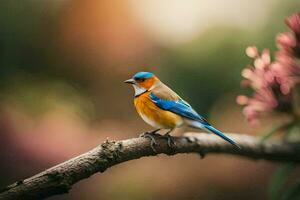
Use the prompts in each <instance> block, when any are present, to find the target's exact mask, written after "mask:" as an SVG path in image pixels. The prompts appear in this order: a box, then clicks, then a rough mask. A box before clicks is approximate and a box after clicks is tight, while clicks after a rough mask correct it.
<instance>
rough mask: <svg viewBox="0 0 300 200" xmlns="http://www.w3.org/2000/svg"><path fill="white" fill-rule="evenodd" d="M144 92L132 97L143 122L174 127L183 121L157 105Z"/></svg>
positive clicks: (147, 93)
mask: <svg viewBox="0 0 300 200" xmlns="http://www.w3.org/2000/svg"><path fill="white" fill-rule="evenodd" d="M149 95H150V92H146V93H144V94H142V95H140V96H138V97H136V98H135V99H134V105H135V108H136V110H137V112H138V113H139V115H140V116H141V117H142V118H143V120H144V121H145V122H147V123H148V124H150V125H151V126H153V127H155V128H175V127H178V126H180V125H181V124H182V123H183V119H182V117H180V116H179V115H177V114H174V113H172V112H170V111H166V110H162V109H160V108H159V107H157V106H156V105H155V104H154V103H153V102H152V100H151V99H150V96H149Z"/></svg>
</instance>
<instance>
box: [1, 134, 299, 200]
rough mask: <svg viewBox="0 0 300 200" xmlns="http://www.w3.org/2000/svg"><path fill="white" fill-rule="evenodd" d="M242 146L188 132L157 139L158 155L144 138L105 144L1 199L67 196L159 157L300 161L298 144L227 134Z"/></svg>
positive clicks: (18, 184) (21, 183)
mask: <svg viewBox="0 0 300 200" xmlns="http://www.w3.org/2000/svg"><path fill="white" fill-rule="evenodd" d="M227 135H228V136H230V137H231V138H233V139H234V140H235V141H236V142H237V143H238V144H239V145H240V146H241V147H242V149H241V150H238V149H236V148H234V147H233V146H232V145H231V144H229V143H227V142H225V141H223V140H221V139H219V138H218V137H216V136H215V135H212V134H203V133H187V134H185V135H184V136H182V137H176V138H175V142H176V146H174V147H173V148H170V147H168V145H167V141H166V140H165V139H163V138H157V142H158V145H157V146H156V148H155V149H156V152H154V151H153V150H152V148H151V147H150V142H149V140H148V139H145V138H132V139H128V140H121V141H116V142H114V141H106V142H104V143H103V144H101V145H99V146H98V147H96V148H94V149H92V150H91V151H89V152H87V153H84V154H82V155H80V156H77V157H75V158H72V159H70V160H68V161H66V162H63V163H61V164H59V165H56V166H54V167H52V168H50V169H47V170H45V171H43V172H41V173H39V174H37V175H35V176H32V177H30V178H27V179H25V180H22V181H18V182H16V183H14V184H12V185H9V186H7V187H6V188H4V189H2V190H1V191H0V199H5V200H8V199H11V200H16V199H22V200H23V199H24V200H26V199H34V200H36V199H44V198H47V197H50V196H53V195H57V194H62V193H67V192H68V191H69V190H70V189H71V187H72V185H73V184H75V183H76V182H78V181H80V180H82V179H85V178H88V177H89V176H91V175H93V174H95V173H97V172H104V171H105V170H106V169H108V168H109V167H111V166H114V165H116V164H119V163H122V162H125V161H128V160H133V159H138V158H141V157H144V156H155V155H157V154H161V153H164V154H167V155H174V154H177V153H198V154H200V155H201V156H202V157H203V156H204V155H206V154H208V153H222V154H232V155H239V156H244V157H247V158H252V159H264V160H270V161H278V162H287V161H288V162H295V163H298V162H300V151H299V148H298V145H296V144H287V143H282V142H280V141H274V140H272V139H270V140H268V141H267V142H265V143H260V140H259V138H257V137H253V136H248V135H242V134H227Z"/></svg>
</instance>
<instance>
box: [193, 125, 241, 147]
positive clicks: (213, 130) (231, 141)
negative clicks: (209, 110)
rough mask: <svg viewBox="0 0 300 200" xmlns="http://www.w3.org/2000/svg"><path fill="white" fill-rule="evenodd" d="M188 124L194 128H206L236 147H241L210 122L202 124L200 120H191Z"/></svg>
mask: <svg viewBox="0 0 300 200" xmlns="http://www.w3.org/2000/svg"><path fill="white" fill-rule="evenodd" d="M189 125H190V126H192V127H194V128H200V129H206V130H208V131H209V132H211V133H214V134H216V135H217V136H219V137H221V138H222V139H224V140H226V141H227V142H229V143H230V144H232V145H233V146H235V147H237V148H238V149H241V147H240V146H239V145H238V144H237V143H235V142H234V141H233V140H232V139H230V138H229V137H227V136H226V135H225V134H224V133H222V132H221V131H219V130H218V129H216V128H214V127H213V126H212V125H210V124H203V123H201V122H197V121H193V122H192V123H189Z"/></svg>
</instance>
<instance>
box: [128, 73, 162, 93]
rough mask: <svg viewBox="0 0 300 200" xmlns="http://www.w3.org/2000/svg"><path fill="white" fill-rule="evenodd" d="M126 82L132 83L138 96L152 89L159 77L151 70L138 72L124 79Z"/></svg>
mask: <svg viewBox="0 0 300 200" xmlns="http://www.w3.org/2000/svg"><path fill="white" fill-rule="evenodd" d="M124 82H125V83H128V84H132V86H133V88H134V91H135V96H138V95H140V94H142V93H144V92H146V91H149V90H151V89H152V88H153V87H154V86H155V85H156V84H157V83H159V79H158V78H157V77H156V76H155V75H154V74H153V73H151V72H138V73H136V74H135V75H133V77H132V78H131V79H128V80H126V81H124Z"/></svg>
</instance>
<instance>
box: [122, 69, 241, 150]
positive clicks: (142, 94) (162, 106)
mask: <svg viewBox="0 0 300 200" xmlns="http://www.w3.org/2000/svg"><path fill="white" fill-rule="evenodd" d="M125 83H129V84H132V86H133V88H134V91H135V94H134V105H135V108H136V110H137V112H138V113H139V115H140V116H141V117H142V119H143V120H144V121H145V122H146V123H148V124H149V125H151V126H152V127H154V128H156V129H155V130H154V131H151V132H146V133H145V134H144V135H143V136H144V137H148V138H150V139H151V147H152V148H153V146H154V145H155V144H156V141H155V139H154V137H153V136H155V135H158V134H157V133H156V132H157V131H159V130H161V129H168V132H167V133H166V134H165V135H164V137H166V138H167V139H168V145H169V146H171V145H172V144H174V145H175V143H174V141H173V139H172V137H171V136H170V135H169V133H170V132H171V131H172V130H173V129H175V128H177V127H180V126H183V125H186V126H190V127H193V128H197V129H204V130H207V131H208V132H211V133H214V134H216V135H217V136H219V137H221V138H223V139H224V140H226V141H227V142H229V143H230V144H232V145H234V146H235V147H238V148H240V147H239V146H238V145H237V144H236V143H235V142H234V141H233V140H232V139H230V138H229V137H227V136H226V135H224V134H223V133H222V132H221V131H219V130H217V129H216V128H214V127H213V126H212V125H210V124H209V123H208V122H207V121H206V120H205V119H204V118H203V117H202V116H201V115H199V114H198V113H197V112H196V111H195V110H194V109H193V108H192V106H191V105H190V104H188V103H187V102H186V101H184V100H183V99H182V98H181V97H180V96H179V95H177V94H176V93H175V92H174V91H173V90H171V89H170V88H169V87H168V86H166V85H165V84H164V83H162V82H161V81H160V80H159V79H158V78H157V77H156V76H155V75H154V74H153V73H151V72H138V73H136V74H135V75H134V76H133V77H132V78H131V79H128V80H126V81H125Z"/></svg>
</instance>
